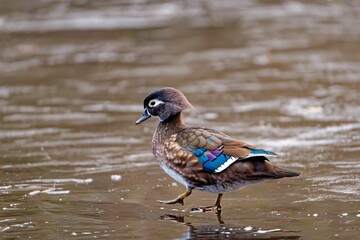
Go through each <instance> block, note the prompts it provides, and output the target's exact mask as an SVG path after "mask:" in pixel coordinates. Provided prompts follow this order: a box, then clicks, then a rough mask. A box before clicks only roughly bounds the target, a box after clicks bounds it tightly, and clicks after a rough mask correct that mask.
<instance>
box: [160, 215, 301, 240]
mask: <svg viewBox="0 0 360 240" xmlns="http://www.w3.org/2000/svg"><path fill="white" fill-rule="evenodd" d="M216 214H217V217H218V220H219V224H218V225H199V226H198V225H196V226H195V224H192V223H191V222H187V221H185V217H184V216H182V215H171V214H168V215H163V216H161V219H162V220H166V221H175V222H179V223H184V224H185V225H186V226H187V232H186V233H184V236H183V237H182V238H178V239H184V240H185V239H223V238H226V239H249V240H251V239H258V240H259V239H272V240H275V239H301V236H299V233H297V232H294V231H283V230H281V229H279V228H278V229H262V228H260V227H253V226H233V225H227V224H225V223H224V222H223V221H222V220H221V219H222V217H221V211H219V212H217V213H216Z"/></svg>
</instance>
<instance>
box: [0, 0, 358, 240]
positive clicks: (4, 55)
mask: <svg viewBox="0 0 360 240" xmlns="http://www.w3.org/2000/svg"><path fill="white" fill-rule="evenodd" d="M0 6H1V7H0V84H1V85H0V140H1V145H0V239H28V238H29V239H30V238H32V239H93V238H98V239H127V238H144V239H195V238H196V239H201V238H206V239H211V238H229V239H231V238H232V239H235V238H241V239H355V238H356V237H358V236H359V232H360V163H359V157H360V147H359V146H360V97H359V96H360V94H359V91H360V63H359V62H360V28H359V26H360V18H359V16H360V3H359V2H358V1H356V0H354V1H216V0H213V1H212V0H211V1H205V0H204V1H201V0H197V1H153V2H147V1H142V0H126V1H115V0H111V1H95V0H94V1H87V0H77V1H75V0H74V1H70V0H62V1H44V0H33V1H26V0H0ZM163 86H172V87H176V88H178V89H180V90H181V91H183V92H184V93H185V95H186V96H187V97H188V99H189V100H190V101H191V102H192V103H193V105H194V106H195V107H196V109H195V110H194V111H191V112H187V113H186V115H185V120H186V121H187V123H188V124H189V125H197V126H199V125H200V126H207V127H212V128H216V129H218V130H221V131H224V132H225V133H227V134H229V135H231V136H233V137H235V138H239V139H242V140H245V141H247V142H249V143H251V144H254V145H256V146H258V147H262V148H267V149H269V150H272V151H275V152H277V153H278V154H280V155H281V157H279V158H276V159H273V160H272V161H273V162H275V163H277V164H279V165H281V166H284V167H287V168H291V169H294V170H297V171H300V172H301V173H302V175H301V176H300V177H297V178H293V179H282V180H279V181H269V182H266V183H262V184H259V185H255V186H251V187H248V188H245V189H243V190H241V191H235V192H232V193H228V194H225V197H224V200H223V212H222V216H217V215H216V214H214V213H192V212H190V209H191V208H192V207H196V206H200V205H208V204H210V203H212V202H213V201H215V198H216V196H215V195H214V194H209V193H202V192H195V193H193V194H192V195H191V196H190V197H189V198H187V199H186V200H185V205H184V206H163V205H159V204H158V203H157V202H156V200H157V199H162V200H166V199H171V198H173V197H175V196H177V195H178V194H180V193H182V192H183V191H184V188H183V187H182V186H180V184H177V183H176V182H175V181H174V180H172V179H171V178H170V177H168V176H167V175H166V174H165V173H164V172H163V171H162V170H161V169H160V168H159V167H158V166H157V164H156V162H155V160H154V159H153V157H152V154H151V146H150V141H151V137H152V133H153V131H154V128H155V126H156V120H155V119H154V120H151V121H147V122H146V123H144V124H142V125H140V126H135V125H134V121H135V120H136V119H137V118H138V117H139V116H140V114H141V113H142V109H143V107H142V100H143V98H144V96H146V95H147V94H148V93H149V92H151V91H152V90H154V89H156V88H159V87H163ZM219 220H220V221H219ZM221 221H223V222H224V223H221Z"/></svg>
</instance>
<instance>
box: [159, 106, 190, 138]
mask: <svg viewBox="0 0 360 240" xmlns="http://www.w3.org/2000/svg"><path fill="white" fill-rule="evenodd" d="M184 128H185V124H184V121H183V119H182V116H181V112H180V113H178V114H176V115H174V116H172V117H170V118H169V119H167V120H166V121H163V122H160V123H159V125H158V126H157V129H156V131H155V134H154V138H153V141H154V140H155V141H156V142H158V143H159V142H163V141H165V140H166V139H167V138H168V137H170V136H171V135H173V134H174V133H177V132H179V131H180V130H182V129H184Z"/></svg>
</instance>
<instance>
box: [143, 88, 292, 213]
mask: <svg viewBox="0 0 360 240" xmlns="http://www.w3.org/2000/svg"><path fill="white" fill-rule="evenodd" d="M191 107H192V105H191V104H190V103H189V102H188V101H187V99H186V97H185V96H184V95H183V94H182V93H181V92H179V91H178V90H176V89H173V88H163V89H159V90H157V91H155V92H153V93H151V94H150V95H149V96H147V97H146V98H145V100H144V109H145V110H144V115H143V116H142V117H141V118H140V119H139V120H138V121H137V122H136V124H140V123H141V122H143V121H145V120H146V119H148V118H150V117H151V116H157V117H159V119H160V123H159V125H158V127H157V129H156V131H155V134H154V137H153V141H152V142H153V153H154V155H155V157H156V159H157V160H158V161H159V164H160V166H161V167H162V168H163V169H164V170H165V171H166V172H167V173H168V174H169V175H170V176H172V177H173V178H174V179H175V180H177V181H179V182H180V183H182V184H184V185H185V186H186V187H187V191H186V192H185V193H183V194H181V195H180V196H179V197H177V198H176V199H174V200H170V201H160V202H162V203H167V204H173V203H181V204H183V199H184V198H185V197H187V196H188V195H190V194H191V191H192V190H193V189H196V190H201V191H207V192H214V193H218V194H219V196H218V199H217V201H216V203H215V205H214V206H210V207H206V208H202V210H204V211H206V210H214V209H220V202H221V197H222V194H223V193H224V192H228V191H233V190H235V189H239V188H243V187H245V186H247V185H249V184H253V183H257V182H262V181H265V180H268V179H277V178H283V177H294V176H298V175H299V173H297V172H294V171H290V170H286V169H283V168H280V167H278V166H276V165H274V164H272V163H270V162H269V160H268V159H267V158H266V156H267V155H276V154H275V153H273V152H270V151H267V150H263V149H258V148H256V147H255V146H253V145H250V144H247V143H246V142H244V141H240V140H236V139H233V138H231V137H230V136H228V135H226V134H224V133H221V132H219V131H216V130H213V129H208V128H200V127H197V128H196V127H186V126H185V124H184V123H183V120H182V117H181V112H182V111H183V110H185V109H188V108H191Z"/></svg>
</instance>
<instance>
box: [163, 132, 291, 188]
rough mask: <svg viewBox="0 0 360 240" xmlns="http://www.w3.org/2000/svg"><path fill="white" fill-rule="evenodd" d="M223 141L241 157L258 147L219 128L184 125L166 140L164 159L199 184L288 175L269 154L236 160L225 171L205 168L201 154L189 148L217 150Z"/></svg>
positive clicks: (194, 183)
mask: <svg viewBox="0 0 360 240" xmlns="http://www.w3.org/2000/svg"><path fill="white" fill-rule="evenodd" d="M222 145H225V146H224V152H225V151H226V154H229V155H232V156H236V157H239V158H242V157H245V156H247V155H248V154H249V149H256V148H255V147H254V146H252V145H249V144H247V143H245V142H242V141H238V140H234V139H231V138H230V137H228V136H226V135H222V134H218V133H216V132H210V131H208V130H205V129H201V128H182V129H179V131H177V132H176V133H174V134H172V135H171V136H170V137H168V138H167V139H165V140H164V148H163V153H164V155H165V156H164V157H165V158H161V159H163V161H165V164H167V165H168V166H169V167H170V168H171V169H173V170H174V171H176V172H178V173H179V174H180V175H181V176H183V177H184V178H186V179H187V181H188V182H189V183H190V184H191V185H193V186H194V187H195V188H203V187H204V186H206V185H229V184H233V183H235V182H242V181H244V182H245V181H246V182H248V183H250V182H252V181H253V182H258V181H263V180H266V179H270V178H282V177H285V176H287V175H286V171H284V170H282V169H281V168H279V167H277V166H275V165H273V164H271V163H270V162H269V161H268V160H267V159H266V158H265V157H254V158H249V159H247V160H243V161H239V162H235V163H234V164H232V166H231V167H229V168H227V169H226V170H225V171H223V172H221V173H209V172H205V171H204V170H203V165H202V164H201V163H200V162H199V161H198V159H197V157H196V156H195V155H193V154H192V153H191V152H190V151H187V150H186V148H189V147H193V148H199V147H203V148H206V149H209V150H214V149H216V148H218V147H219V146H222ZM199 190H201V189H199Z"/></svg>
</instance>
